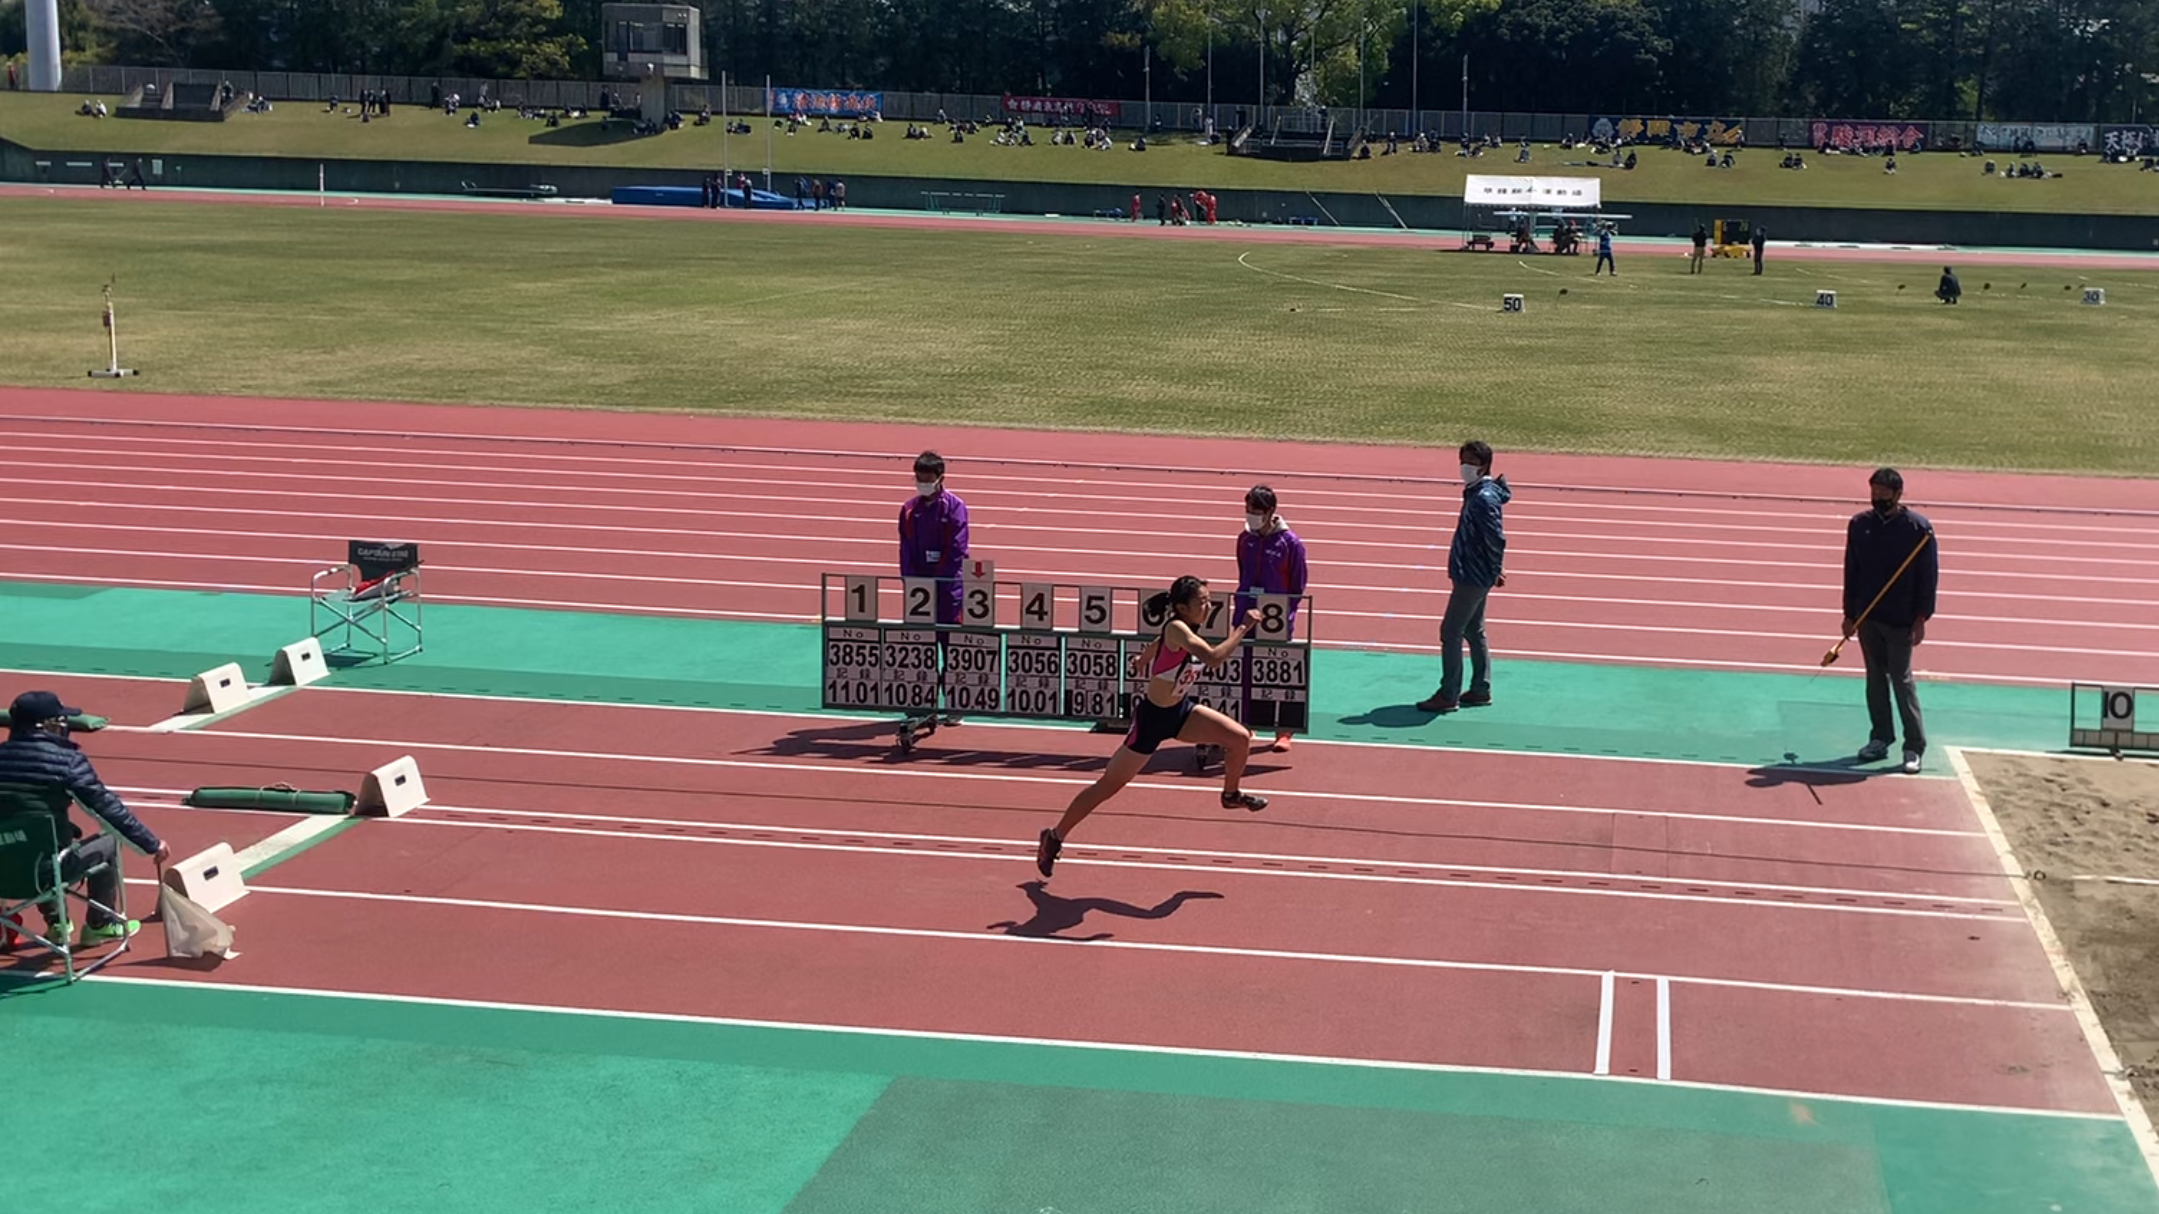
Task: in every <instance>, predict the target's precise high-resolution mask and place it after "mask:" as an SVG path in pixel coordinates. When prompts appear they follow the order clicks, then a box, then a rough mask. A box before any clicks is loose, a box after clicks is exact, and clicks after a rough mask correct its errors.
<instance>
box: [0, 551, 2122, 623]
mask: <svg viewBox="0 0 2159 1214" xmlns="http://www.w3.org/2000/svg"><path fill="white" fill-rule="evenodd" d="M130 530H131V531H133V532H135V533H137V534H145V533H147V534H157V533H159V531H160V529H159V528H132V529H130ZM451 546H453V547H454V546H455V545H454V544H452V545H451ZM0 551H6V552H39V553H47V554H65V555H69V556H111V557H126V558H129V559H131V560H134V561H137V562H140V561H146V560H147V561H174V562H179V563H183V564H194V565H200V564H202V563H204V562H206V561H209V562H215V563H218V564H230V563H238V562H247V563H253V564H267V565H284V566H289V567H293V568H311V567H315V568H319V567H320V566H321V564H322V559H321V558H320V557H319V556H317V557H307V556H263V555H256V554H228V553H218V552H188V551H176V550H174V549H172V548H161V549H152V548H84V547H79V546H74V545H52V544H0ZM556 551H563V550H562V549H557V550H556ZM609 555H615V556H638V555H650V554H638V553H631V552H622V553H611V554H609ZM699 559H709V560H716V561H729V560H733V561H741V562H744V563H751V564H759V565H765V564H771V563H773V562H771V561H767V560H765V559H763V558H761V557H754V556H748V555H743V556H727V555H721V556H713V557H700V558H699ZM792 563H802V564H822V563H824V562H816V561H805V560H800V559H797V560H795V561H794V562H792ZM430 568H432V569H434V570H435V571H436V573H437V574H438V575H443V574H462V575H469V576H473V577H508V578H553V579H557V580H561V581H576V582H629V583H636V584H643V585H662V586H693V587H698V588H706V589H726V590H768V591H773V592H775V593H781V594H800V595H814V594H816V593H817V588H816V587H814V586H811V585H808V584H806V583H803V582H744V581H733V580H728V579H724V578H699V577H681V576H666V575H661V574H651V573H621V572H616V571H614V570H611V569H535V568H530V567H526V568H515V569H503V568H496V567H492V566H486V565H460V564H456V563H454V562H448V561H437V562H433V563H431V565H430ZM1405 571H1410V572H1419V573H1423V572H1428V571H1424V570H1414V571H1411V570H1407V569H1406V568H1405ZM1029 575H1030V571H1027V570H1023V569H1014V570H1013V571H1012V576H1014V577H1022V576H1029ZM1072 576H1075V575H1072V574H1054V573H1050V574H1045V575H1044V577H1045V579H1046V580H1047V579H1056V578H1069V577H1072ZM1085 576H1089V577H1093V576H1095V575H1085ZM1108 576H1109V578H1110V579H1111V580H1113V581H1115V580H1120V579H1121V580H1124V581H1139V580H1144V578H1145V577H1146V575H1136V574H1111V575H1108ZM1531 576H1533V577H1537V576H1543V577H1566V576H1570V575H1568V574H1564V573H1560V574H1535V573H1532V575H1531ZM1586 576H1591V577H1597V576H1603V577H1606V578H1608V579H1610V580H1614V581H1631V580H1632V579H1629V578H1626V577H1624V576H1623V575H1616V574H1609V575H1596V574H1591V575H1586ZM1671 580H1674V581H1677V580H1678V579H1671ZM1308 589H1309V590H1310V591H1311V592H1312V593H1314V594H1321V595H1324V594H1330V593H1341V594H1343V595H1345V596H1348V595H1353V594H1356V595H1407V596H1411V597H1412V598H1413V599H1414V601H1416V602H1420V603H1422V602H1429V601H1431V599H1432V590H1431V588H1430V587H1429V586H1420V585H1414V584H1407V583H1405V584H1400V585H1393V586H1366V585H1355V584H1347V583H1343V584H1329V583H1324V582H1314V583H1312V584H1311V585H1310V586H1309V587H1308ZM1823 593H1825V594H1826V593H1829V591H1828V590H1827V588H1824V589H1823ZM1018 595H1019V588H1018V586H1017V585H1012V586H1011V588H1010V589H1009V590H1007V591H1005V592H1003V593H1001V594H999V596H998V597H999V598H1000V599H1003V600H1005V601H1007V602H1010V601H1012V600H1014V599H1016V598H1017V597H1018ZM1519 597H1520V598H1521V599H1522V600H1523V601H1525V602H1532V603H1586V604H1590V605H1593V606H1598V607H1654V608H1658V609H1660V610H1672V611H1696V612H1719V611H1727V612H1742V613H1745V614H1748V615H1755V616H1759V615H1762V614H1765V613H1775V612H1782V613H1785V614H1788V615H1797V616H1806V617H1809V618H1819V617H1820V615H1821V613H1822V609H1821V607H1820V605H1819V604H1814V605H1807V604H1786V603H1762V602H1702V601H1696V600H1688V599H1637V598H1614V597H1611V596H1609V595H1571V594H1553V593H1550V592H1548V591H1540V590H1527V591H1525V592H1524V593H1523V594H1521V595H1520V596H1519ZM2005 597H2006V596H2005ZM2029 597H2030V598H2031V599H2032V601H2035V602H2036V601H2040V596H2029ZM1338 601H1339V600H1338ZM2046 601H2047V602H2049V603H2050V604H2051V605H2053V606H2054V607H2057V608H2058V607H2061V606H2063V605H2065V604H2069V603H2075V602H2082V603H2086V604H2091V603H2120V604H2122V605H2124V606H2141V604H2137V603H2134V602H2131V601H2128V600H2119V599H2083V600H2078V599H2071V598H2054V599H2049V600H2046ZM633 606H634V605H633ZM2153 606H2154V607H2155V608H2159V602H2155V603H2154V604H2153ZM1327 615H1328V618H1330V619H1359V620H1387V621H1390V622H1393V621H1410V622H1413V623H1418V624H1436V623H1438V622H1439V619H1440V617H1439V616H1438V615H1434V614H1427V613H1424V612H1420V611H1416V610H1414V609H1411V610H1396V611H1360V610H1356V609H1353V608H1341V607H1331V608H1329V609H1328V612H1327ZM1934 619H1935V620H1936V621H1937V622H1938V623H1940V624H1944V625H1948V624H2006V625H2017V626H2021V625H2035V624H2039V623H2042V622H2044V623H2045V624H2046V625H2047V627H2049V628H2090V629H2099V630H2108V631H2120V630H2125V629H2126V630H2129V631H2140V630H2141V631H2152V632H2159V623H2141V622H2137V621H2130V620H2064V619H2044V620H2043V619H2042V617H2041V616H2039V615H2033V616H1990V615H1960V614H1955V613H1951V612H1943V613H1941V614H1939V615H1937V616H1935V617H1934ZM1523 622H1525V623H1550V624H1552V625H1553V626H1555V627H1588V626H1590V625H1588V624H1585V623H1581V622H1578V621H1571V620H1556V621H1543V620H1528V621H1523ZM1603 626H1605V627H1625V628H1630V629H1631V628H1635V627H1636V626H1635V625H1631V624H1630V625H1603ZM1642 627H1643V628H1644V630H1646V631H1672V630H1671V629H1660V628H1655V627H1649V626H1642ZM1711 627H1713V628H1714V630H1715V631H1716V632H1717V634H1718V635H1720V636H1757V637H1787V638H1789V637H1795V635H1796V634H1787V633H1757V632H1743V631H1737V630H1734V629H1731V628H1729V627H1725V626H1722V625H1712V626H1711ZM1699 630H1700V629H1699V628H1689V629H1681V630H1679V631H1699ZM1807 635H1812V634H1807ZM1951 635H1952V637H1953V635H1954V634H1951ZM1943 643H1944V644H1950V645H1955V644H1959V643H1958V642H1956V641H1954V640H1950V641H1945V642H1943ZM2055 652H2060V651H2059V650H2055Z"/></svg>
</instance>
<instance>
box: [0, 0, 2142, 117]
mask: <svg viewBox="0 0 2159 1214" xmlns="http://www.w3.org/2000/svg"><path fill="white" fill-rule="evenodd" d="M601 3H602V0H61V5H60V8H61V25H62V32H63V39H64V41H65V45H66V47H67V54H68V57H69V59H70V61H71V62H96V63H125V64H134V65H144V66H173V67H203V68H222V69H228V70H232V69H251V70H269V71H278V70H283V71H303V72H356V73H375V74H383V75H404V76H429V75H440V74H457V75H469V76H481V77H493V78H503V79H546V78H558V79H559V78H569V79H576V78H593V77H596V76H597V75H598V74H599V69H600V55H601V51H602V48H601V46H600V45H599V42H600V37H601V34H600V6H601ZM697 7H698V8H699V9H700V10H701V11H702V13H703V27H704V37H705V41H706V50H707V58H708V62H709V63H710V64H711V67H712V70H713V74H714V77H715V79H716V78H717V77H718V74H719V72H721V71H722V70H724V71H726V72H727V73H728V74H729V75H730V76H731V77H732V78H734V79H738V80H742V81H747V82H753V83H754V82H758V81H761V80H763V78H764V77H766V76H767V75H770V76H771V77H772V78H773V80H774V82H775V83H785V84H788V85H793V86H799V87H812V88H868V89H890V90H902V91H916V92H950V93H1005V92H1012V93H1022V94H1031V95H1050V96H1065V97H1088V98H1137V97H1140V96H1142V95H1143V94H1151V95H1152V96H1153V97H1154V98H1155V99H1156V100H1158V101H1167V102H1174V103H1196V102H1203V101H1206V100H1209V99H1210V98H1211V99H1212V100H1214V101H1215V102H1217V103H1219V104H1226V105H1248V104H1254V103H1258V102H1260V101H1262V100H1264V102H1265V103H1266V104H1268V105H1285V104H1286V105H1325V106H1330V107H1334V108H1338V109H1339V108H1345V107H1357V106H1360V105H1362V106H1370V107H1384V108H1390V109H1408V108H1410V107H1411V106H1412V103H1413V101H1414V103H1415V104H1416V105H1417V106H1418V107H1420V108H1422V109H1426V110H1439V109H1451V108H1454V107H1455V106H1457V105H1459V104H1460V102H1461V98H1462V83H1463V74H1464V68H1463V64H1464V61H1465V59H1466V62H1467V75H1468V84H1469V100H1470V104H1471V106H1472V107H1473V108H1475V109H1479V110H1515V111H1523V110H1529V111H1543V112H1562V113H1592V114H1608V115H1629V114H1633V115H1645V116H1657V115H1665V114H1671V115H1676V116H1688V117H1717V116H1723V117H1744V116H1749V115H1764V114H1786V115H1791V116H1822V117H1854V118H1942V119H1967V118H1968V119H1982V120H1984V119H1995V118H2001V119H2025V120H2038V121H2057V120H2058V121H2081V122H2127V121H2142V120H2145V119H2146V118H2147V117H2148V110H2149V106H2150V100H2151V98H2150V92H2151V90H2152V88H2153V85H2154V84H2155V83H2159V0H700V2H699V3H698V4H697ZM23 26H24V16H23V0H0V56H7V55H12V54H16V53H19V52H20V51H21V50H22V48H23V46H24V33H23Z"/></svg>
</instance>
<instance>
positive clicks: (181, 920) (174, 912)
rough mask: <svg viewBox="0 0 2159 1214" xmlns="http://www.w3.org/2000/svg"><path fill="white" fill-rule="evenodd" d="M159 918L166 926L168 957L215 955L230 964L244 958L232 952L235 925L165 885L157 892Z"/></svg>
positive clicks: (161, 884)
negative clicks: (238, 957)
mask: <svg viewBox="0 0 2159 1214" xmlns="http://www.w3.org/2000/svg"><path fill="white" fill-rule="evenodd" d="M157 915H158V918H159V919H161V920H163V921H164V923H165V955H166V956H167V957H203V956H215V957H221V958H223V959H225V960H227V961H230V960H231V959H232V958H234V957H237V956H239V955H240V954H238V953H236V952H234V951H232V937H233V931H232V925H231V924H229V923H227V922H225V921H224V920H222V919H220V918H218V917H217V916H216V915H213V914H211V913H210V912H209V911H206V910H204V909H203V908H202V904H201V903H199V902H196V901H195V900H194V899H192V898H190V897H188V896H187V895H185V894H183V893H181V892H180V891H179V890H176V889H174V888H173V887H171V886H169V885H165V884H163V883H160V884H159V885H158V889H157Z"/></svg>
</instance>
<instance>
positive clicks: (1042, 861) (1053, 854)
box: [1035, 830, 1065, 881]
mask: <svg viewBox="0 0 2159 1214" xmlns="http://www.w3.org/2000/svg"><path fill="white" fill-rule="evenodd" d="M1064 849H1065V841H1064V840H1063V839H1060V838H1058V837H1057V832H1056V831H1054V830H1045V831H1043V832H1042V841H1041V842H1039V843H1037V844H1035V871H1036V872H1038V873H1041V874H1042V879H1043V880H1044V881H1047V880H1049V878H1050V870H1051V869H1053V868H1055V867H1057V856H1058V853H1060V852H1062V851H1064Z"/></svg>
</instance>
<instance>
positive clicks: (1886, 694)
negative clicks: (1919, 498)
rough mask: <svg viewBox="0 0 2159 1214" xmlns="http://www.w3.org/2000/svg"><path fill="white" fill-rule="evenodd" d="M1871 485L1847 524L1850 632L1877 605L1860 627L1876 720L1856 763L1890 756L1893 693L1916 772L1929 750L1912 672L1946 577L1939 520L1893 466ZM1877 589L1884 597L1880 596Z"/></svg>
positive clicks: (1870, 712)
mask: <svg viewBox="0 0 2159 1214" xmlns="http://www.w3.org/2000/svg"><path fill="white" fill-rule="evenodd" d="M1867 485H1868V488H1869V491H1870V492H1871V494H1872V497H1873V509H1871V510H1862V511H1860V512H1859V513H1857V514H1855V515H1853V516H1852V521H1851V523H1850V524H1848V525H1847V526H1846V527H1845V529H1844V635H1845V636H1850V635H1852V622H1853V621H1854V620H1857V619H1858V618H1859V616H1860V615H1861V614H1862V613H1865V612H1866V611H1867V604H1869V603H1873V604H1874V610H1873V612H1871V613H1868V614H1867V618H1866V622H1865V623H1864V624H1861V625H1860V626H1859V652H1860V653H1861V654H1863V655H1864V656H1865V657H1866V662H1867V716H1868V717H1869V718H1870V719H1871V723H1872V725H1873V731H1872V732H1871V733H1870V734H1869V735H1868V736H1867V744H1866V746H1865V747H1863V748H1862V749H1861V750H1860V752H1859V761H1860V762H1862V763H1875V762H1879V761H1881V760H1882V759H1886V758H1888V757H1889V747H1890V745H1891V744H1893V743H1894V742H1895V741H1896V740H1897V731H1896V722H1895V721H1893V720H1891V719H1890V716H1889V701H1890V698H1891V696H1892V695H1894V697H1895V699H1896V704H1897V714H1898V715H1899V716H1901V717H1902V718H1903V724H1904V770H1905V771H1907V772H1910V773H1912V774H1914V775H1917V774H1918V772H1919V765H1920V760H1921V758H1922V757H1923V756H1925V754H1926V753H1927V730H1926V722H1925V721H1924V720H1922V719H1921V717H1920V714H1919V684H1918V682H1917V681H1916V680H1914V679H1913V678H1912V650H1913V649H1914V648H1915V647H1917V646H1918V645H1919V644H1920V643H1921V642H1923V641H1925V640H1926V639H1927V621H1928V620H1930V619H1932V618H1933V617H1934V591H1935V588H1936V584H1937V583H1938V582H1939V581H1940V580H1941V560H1940V558H1939V556H1938V555H1937V553H1936V551H1935V550H1936V549H1937V548H1939V547H1940V544H1939V543H1938V542H1937V541H1936V540H1935V538H1934V524H1932V523H1930V522H1928V521H1927V520H1926V518H1925V517H1924V516H1923V515H1920V514H1919V513H1917V512H1916V511H1913V510H1911V509H1910V508H1909V507H1907V506H1905V504H1904V477H1903V475H1902V474H1901V473H1899V472H1898V471H1897V470H1896V469H1895V468H1881V469H1877V470H1876V471H1875V473H1874V475H1873V476H1871V477H1869V478H1868V479H1867ZM1907 561H1909V562H1910V563H1909V564H1907V563H1906V562H1907ZM1900 568H1901V569H1903V571H1904V572H1903V574H1902V575H1901V576H1899V575H1898V573H1897V570H1898V569H1900ZM1892 578H1894V579H1895V580H1894V581H1892V580H1890V579H1892ZM1885 587H1886V589H1884V588H1885ZM1876 595H1880V596H1881V601H1880V602H1875V596H1876Z"/></svg>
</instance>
